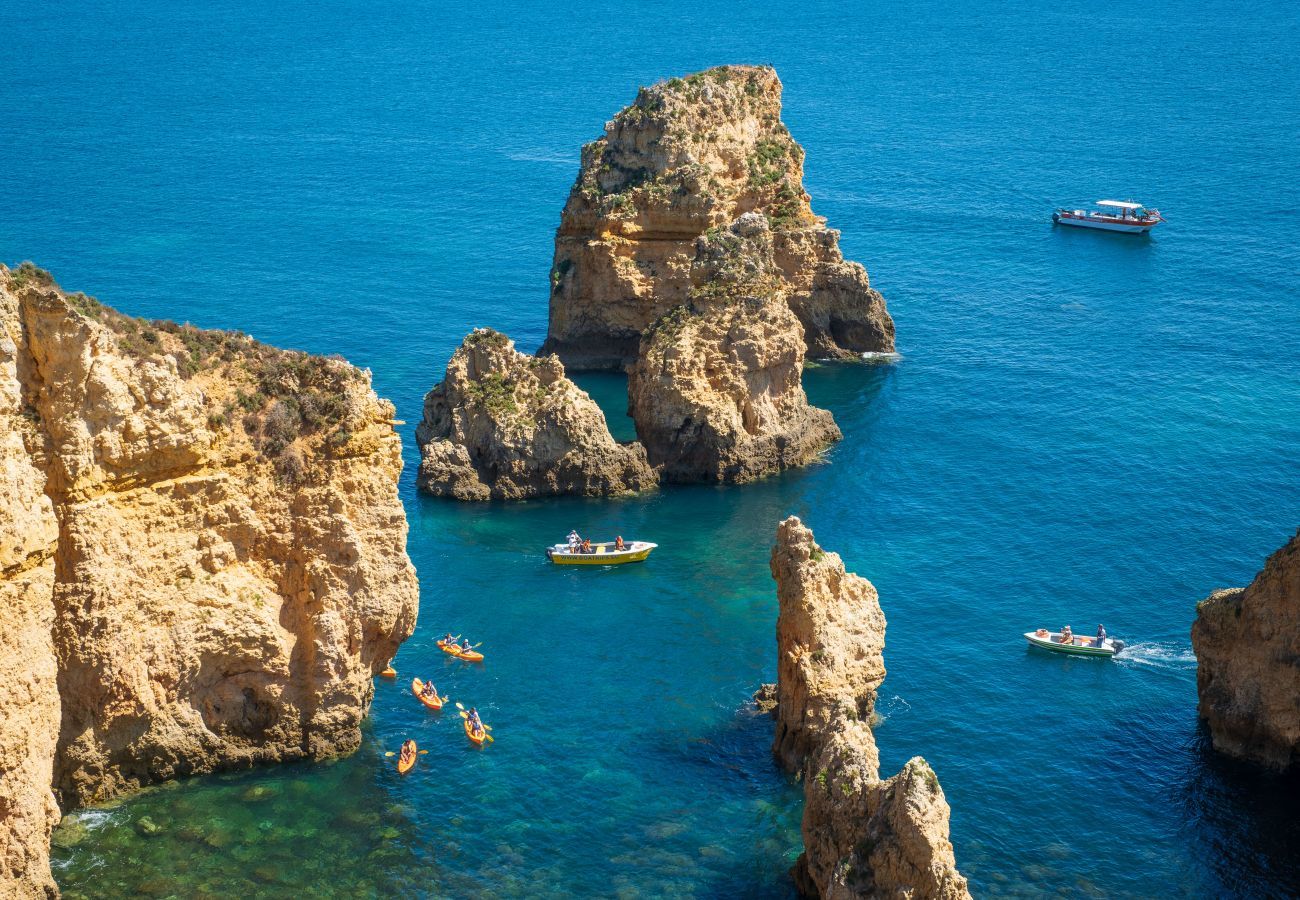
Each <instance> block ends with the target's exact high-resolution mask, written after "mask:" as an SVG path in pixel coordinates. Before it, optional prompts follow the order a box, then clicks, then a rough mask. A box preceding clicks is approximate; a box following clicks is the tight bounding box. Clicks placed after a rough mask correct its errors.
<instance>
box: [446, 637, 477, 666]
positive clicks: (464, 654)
mask: <svg viewBox="0 0 1300 900" xmlns="http://www.w3.org/2000/svg"><path fill="white" fill-rule="evenodd" d="M438 647H439V648H440V649H441V650H442V652H443V653H450V654H451V655H452V656H454V657H456V658H457V659H463V660H465V662H482V661H483V654H482V653H479V652H478V651H476V650H462V649H460V648H459V647H457V646H456V645H455V644H447V643H444V642H443V641H438Z"/></svg>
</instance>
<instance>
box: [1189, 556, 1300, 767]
mask: <svg viewBox="0 0 1300 900" xmlns="http://www.w3.org/2000/svg"><path fill="white" fill-rule="evenodd" d="M1192 648H1193V650H1195V652H1196V663H1197V668H1196V690H1197V693H1198V695H1199V697H1200V704H1199V706H1198V712H1199V714H1200V717H1201V718H1202V719H1204V720H1205V723H1206V725H1207V726H1208V727H1209V730H1210V737H1211V740H1212V741H1213V744H1214V749H1216V750H1218V751H1220V752H1221V753H1226V754H1228V755H1229V756H1235V757H1238V758H1240V759H1245V760H1249V761H1251V762H1254V763H1258V764H1260V765H1263V766H1267V767H1269V768H1274V769H1288V768H1294V767H1295V766H1296V764H1297V762H1300V533H1297V534H1296V536H1295V537H1293V538H1292V539H1291V540H1290V542H1288V543H1287V544H1286V546H1284V547H1282V548H1281V549H1280V550H1278V551H1277V552H1276V553H1274V554H1273V555H1272V556H1270V557H1269V558H1268V561H1267V562H1266V563H1265V564H1264V568H1263V570H1262V571H1261V572H1260V573H1259V574H1258V575H1256V576H1255V580H1254V581H1252V582H1251V583H1250V586H1249V587H1246V588H1233V589H1229V590H1221V591H1215V592H1214V593H1213V594H1211V595H1210V596H1209V597H1207V598H1206V599H1204V600H1202V601H1201V602H1200V604H1199V605H1198V606H1197V608H1196V621H1195V623H1193V625H1192Z"/></svg>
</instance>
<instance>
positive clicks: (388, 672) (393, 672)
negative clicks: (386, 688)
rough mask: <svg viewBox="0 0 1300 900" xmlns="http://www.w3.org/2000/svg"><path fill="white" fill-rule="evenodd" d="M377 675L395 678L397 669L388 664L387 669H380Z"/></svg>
mask: <svg viewBox="0 0 1300 900" xmlns="http://www.w3.org/2000/svg"><path fill="white" fill-rule="evenodd" d="M379 677H380V678H396V677H397V670H396V669H394V668H393V667H392V666H389V667H388V668H387V669H384V671H382V672H380V673H379Z"/></svg>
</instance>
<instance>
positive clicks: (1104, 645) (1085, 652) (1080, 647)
mask: <svg viewBox="0 0 1300 900" xmlns="http://www.w3.org/2000/svg"><path fill="white" fill-rule="evenodd" d="M1025 640H1027V641H1029V646H1031V647H1039V648H1041V649H1043V650H1050V651H1052V652H1053V653H1067V654H1069V655H1071V656H1101V657H1104V658H1106V659H1110V658H1111V657H1112V656H1114V655H1115V654H1116V653H1118V652H1119V651H1121V650H1123V649H1124V642H1123V641H1112V640H1109V639H1107V640H1104V641H1102V642H1101V646H1100V647H1098V646H1097V639H1096V638H1090V637H1080V636H1078V635H1075V637H1074V640H1073V641H1071V642H1070V643H1068V644H1062V643H1061V634H1060V632H1057V631H1049V632H1047V633H1046V634H1039V633H1038V632H1036V631H1026V632H1025Z"/></svg>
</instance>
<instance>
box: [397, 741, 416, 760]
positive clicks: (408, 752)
mask: <svg viewBox="0 0 1300 900" xmlns="http://www.w3.org/2000/svg"><path fill="white" fill-rule="evenodd" d="M413 756H415V741H412V740H409V739H408V740H407V741H405V742H404V743H403V744H402V754H401V756H399V757H397V759H398V761H399V762H403V763H406V762H410V760H411V757H413Z"/></svg>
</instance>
